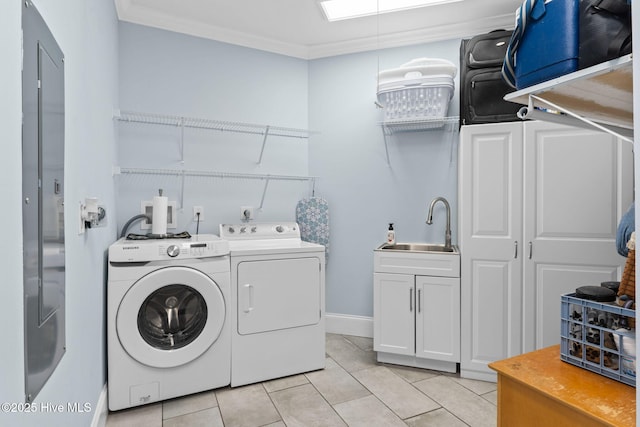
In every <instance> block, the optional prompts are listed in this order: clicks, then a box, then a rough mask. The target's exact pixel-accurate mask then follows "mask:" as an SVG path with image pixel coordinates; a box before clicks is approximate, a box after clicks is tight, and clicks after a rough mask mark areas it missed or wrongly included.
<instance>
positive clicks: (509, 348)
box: [458, 122, 633, 380]
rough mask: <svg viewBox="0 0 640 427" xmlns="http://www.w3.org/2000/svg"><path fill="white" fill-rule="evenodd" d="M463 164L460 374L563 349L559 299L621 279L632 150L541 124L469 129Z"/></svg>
mask: <svg viewBox="0 0 640 427" xmlns="http://www.w3.org/2000/svg"><path fill="white" fill-rule="evenodd" d="M460 141H461V143H460V144H461V145H460V163H459V181H458V183H459V184H458V185H459V202H458V206H459V240H460V251H461V292H462V293H461V311H462V315H461V322H462V323H461V338H462V341H461V362H460V363H461V366H460V368H461V375H462V376H463V377H468V378H476V379H485V380H486V379H489V380H491V379H495V373H494V372H493V371H491V370H490V369H489V368H488V367H487V364H488V363H490V362H492V361H495V360H499V359H504V358H507V357H510V356H513V355H516V354H520V353H522V352H527V351H531V350H534V349H537V348H542V347H546V346H549V345H553V344H557V343H559V341H560V295H561V294H563V293H567V292H573V291H574V290H575V288H576V287H578V286H581V285H585V284H598V283H600V282H602V281H606V280H616V279H618V278H619V277H620V274H621V272H622V268H623V266H624V261H625V259H624V258H622V257H620V256H619V255H618V254H617V252H616V248H615V232H616V227H617V223H618V220H619V218H620V217H621V216H622V214H623V213H624V212H625V211H626V209H627V207H628V206H629V204H630V203H631V201H632V187H633V179H632V169H633V164H632V161H633V159H632V155H631V147H630V145H629V144H627V143H625V142H622V141H619V140H617V139H616V138H614V137H613V136H610V135H608V134H605V133H601V132H594V131H591V130H585V129H578V128H572V127H566V126H561V125H557V124H551V123H542V122H524V123H522V122H517V123H500V124H492V125H473V126H464V127H463V128H462V131H461V139H460Z"/></svg>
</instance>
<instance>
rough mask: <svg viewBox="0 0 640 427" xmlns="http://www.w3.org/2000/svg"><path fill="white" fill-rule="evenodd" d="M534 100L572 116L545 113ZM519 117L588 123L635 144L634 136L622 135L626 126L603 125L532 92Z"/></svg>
mask: <svg viewBox="0 0 640 427" xmlns="http://www.w3.org/2000/svg"><path fill="white" fill-rule="evenodd" d="M532 100H533V101H539V102H541V103H543V104H545V105H546V106H548V107H551V108H552V109H554V110H557V111H560V112H562V113H565V114H566V115H567V116H570V117H566V116H564V117H563V116H559V115H557V114H553V113H545V112H543V111H540V110H536V108H535V103H534V102H533V101H532ZM518 117H520V118H521V119H523V120H524V119H528V118H540V119H542V120H548V121H552V122H557V123H564V124H567V125H572V126H576V125H578V126H580V124H582V123H586V124H587V125H589V126H591V127H594V128H596V129H598V130H601V131H602V132H606V133H608V134H610V135H613V136H615V137H616V138H620V139H622V140H623V141H626V142H629V143H631V145H633V138H630V137H628V136H625V135H622V134H621V133H620V132H622V131H624V130H625V129H624V128H621V127H618V126H612V125H601V124H599V123H596V122H594V121H593V120H590V119H587V118H586V117H582V116H581V115H579V114H576V113H574V112H572V111H570V110H568V109H566V108H563V107H561V106H559V105H557V104H554V103H553V102H550V101H547V100H546V99H544V98H541V97H539V96H536V95H531V94H530V95H529V105H528V106H527V107H523V108H521V109H520V111H518ZM571 118H573V120H571Z"/></svg>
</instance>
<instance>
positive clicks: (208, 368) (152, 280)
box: [107, 235, 231, 410]
mask: <svg viewBox="0 0 640 427" xmlns="http://www.w3.org/2000/svg"><path fill="white" fill-rule="evenodd" d="M108 275H109V277H108V287H107V356H108V357H107V363H108V393H109V409H111V410H118V409H123V408H129V407H133V406H138V405H143V404H146V403H151V402H155V401H160V400H165V399H170V398H174V397H178V396H183V395H187V394H191V393H196V392H200V391H204V390H210V389H213V388H217V387H222V386H226V385H228V384H229V382H230V375H231V336H230V327H229V326H230V310H229V308H228V302H229V299H230V271H229V246H228V243H227V242H226V241H224V240H222V239H220V238H219V237H218V236H214V235H199V236H194V237H189V238H185V239H160V240H126V239H125V238H123V239H120V240H118V241H117V242H115V243H114V244H113V245H111V246H110V247H109V267H108Z"/></svg>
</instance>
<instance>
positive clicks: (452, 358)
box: [416, 276, 460, 362]
mask: <svg viewBox="0 0 640 427" xmlns="http://www.w3.org/2000/svg"><path fill="white" fill-rule="evenodd" d="M416 292H417V295H416V356H417V357H423V358H427V359H433V360H442V361H446V362H459V361H460V279H458V278H451V277H432V276H416Z"/></svg>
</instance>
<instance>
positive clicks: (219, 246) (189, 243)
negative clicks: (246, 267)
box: [109, 234, 229, 262]
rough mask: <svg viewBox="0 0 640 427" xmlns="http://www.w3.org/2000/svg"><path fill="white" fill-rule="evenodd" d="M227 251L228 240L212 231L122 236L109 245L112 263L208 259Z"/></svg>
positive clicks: (226, 253)
mask: <svg viewBox="0 0 640 427" xmlns="http://www.w3.org/2000/svg"><path fill="white" fill-rule="evenodd" d="M228 254H229V242H227V241H226V240H223V239H221V238H220V237H218V236H216V235H213V234H200V235H196V236H192V237H191V238H189V239H157V240H156V239H150V240H125V239H120V240H118V241H117V242H116V243H114V244H113V245H111V246H110V247H109V261H110V262H148V261H160V260H166V259H186V258H207V257H218V256H224V255H228Z"/></svg>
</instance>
